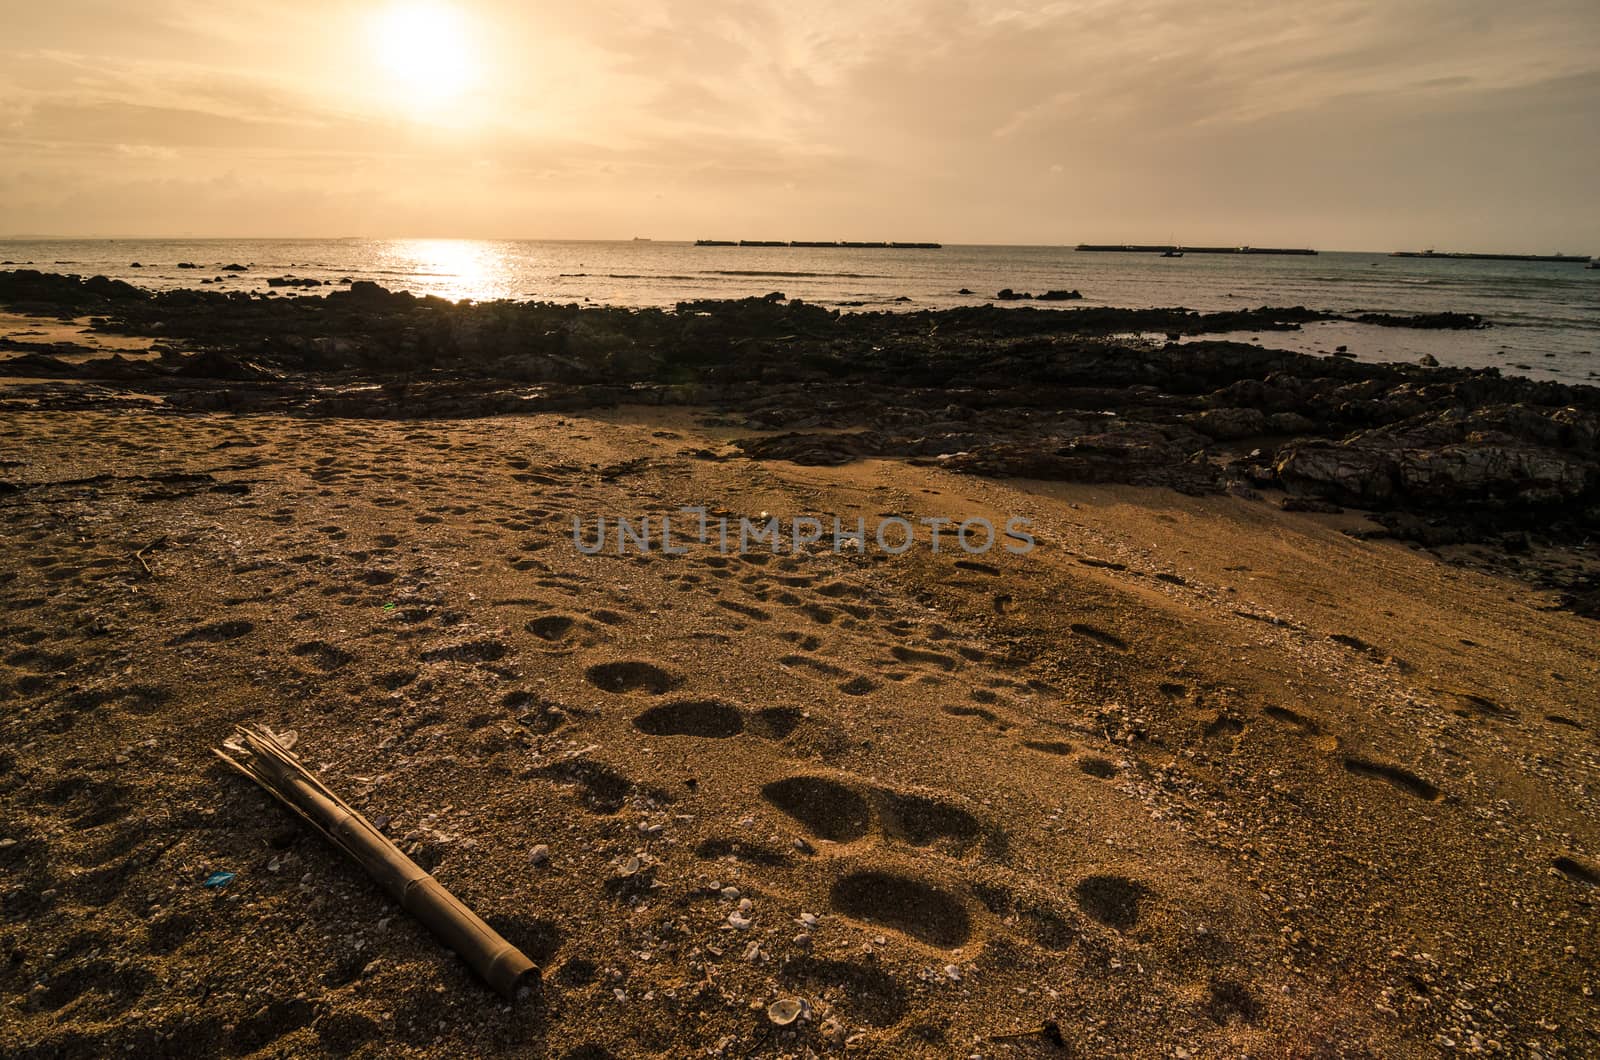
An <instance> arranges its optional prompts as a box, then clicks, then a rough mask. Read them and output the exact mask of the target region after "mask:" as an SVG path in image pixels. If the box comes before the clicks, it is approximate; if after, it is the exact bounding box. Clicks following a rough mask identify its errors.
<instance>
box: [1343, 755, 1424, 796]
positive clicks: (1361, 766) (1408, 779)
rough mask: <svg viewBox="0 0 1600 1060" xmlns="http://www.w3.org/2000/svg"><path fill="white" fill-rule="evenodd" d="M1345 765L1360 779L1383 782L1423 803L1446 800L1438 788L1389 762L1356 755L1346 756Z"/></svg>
mask: <svg viewBox="0 0 1600 1060" xmlns="http://www.w3.org/2000/svg"><path fill="white" fill-rule="evenodd" d="M1343 764H1344V768H1345V769H1346V770H1348V771H1349V772H1351V773H1354V774H1355V775H1356V776H1358V777H1368V778H1370V779H1373V780H1382V781H1384V782H1386V783H1388V784H1391V785H1393V786H1394V787H1396V788H1399V789H1400V790H1401V791H1403V792H1405V793H1406V794H1407V795H1410V796H1411V797H1412V798H1416V799H1421V800H1422V801H1423V802H1438V801H1439V800H1440V799H1442V798H1444V795H1443V793H1442V792H1440V790H1439V789H1438V788H1436V787H1435V786H1434V785H1433V784H1431V783H1429V782H1428V781H1426V780H1424V779H1422V778H1421V777H1419V776H1417V775H1416V774H1415V773H1413V772H1411V771H1410V770H1408V769H1402V768H1401V767H1399V766H1396V765H1390V764H1389V763H1387V762H1375V761H1373V760H1371V759H1369V758H1361V757H1358V756H1356V755H1346V756H1345V757H1344V759H1343Z"/></svg>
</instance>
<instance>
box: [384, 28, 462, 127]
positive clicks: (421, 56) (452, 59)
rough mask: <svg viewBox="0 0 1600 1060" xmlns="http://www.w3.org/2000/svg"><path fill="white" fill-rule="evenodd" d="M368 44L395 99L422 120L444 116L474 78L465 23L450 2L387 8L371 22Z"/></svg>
mask: <svg viewBox="0 0 1600 1060" xmlns="http://www.w3.org/2000/svg"><path fill="white" fill-rule="evenodd" d="M372 45H373V54H374V56H375V57H376V59H377V60H378V63H379V65H380V66H381V67H382V69H383V71H384V73H385V74H386V75H387V76H388V77H389V79H390V81H391V85H392V95H393V98H394V99H395V100H396V102H398V103H400V104H401V105H402V106H404V107H406V108H407V109H408V110H410V111H412V112H413V113H417V114H419V115H422V116H429V117H437V116H439V115H440V114H442V113H445V112H448V111H449V110H450V108H451V107H452V105H454V104H455V103H457V102H459V101H460V99H461V97H462V96H464V95H465V94H466V92H467V90H468V89H470V88H471V87H472V85H473V82H474V80H475V78H476V74H477V61H476V60H477V56H476V53H475V50H474V47H473V43H472V40H471V35H470V33H469V27H468V25H467V20H466V18H465V17H464V16H463V15H462V13H461V11H460V10H459V9H457V8H456V7H455V6H453V5H451V4H448V3H438V2H431V0H403V2H400V3H396V4H393V5H391V6H389V7H388V8H386V9H384V10H383V11H381V12H379V13H378V14H377V15H376V16H375V18H374V22H373V26H372Z"/></svg>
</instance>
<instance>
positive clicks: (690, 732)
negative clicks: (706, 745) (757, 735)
mask: <svg viewBox="0 0 1600 1060" xmlns="http://www.w3.org/2000/svg"><path fill="white" fill-rule="evenodd" d="M633 727H634V728H636V729H638V730H639V731H640V732H642V733H644V734H645V735H647V736H700V737H706V738H710V739H725V738H727V737H729V736H738V735H739V734H740V733H742V732H744V713H743V712H742V711H740V710H739V708H738V707H734V706H729V705H728V704H726V703H721V702H718V701H716V700H712V699H693V700H685V701H682V702H678V703H663V704H661V705H660V706H656V707H651V708H650V709H649V710H647V711H645V712H644V713H643V714H640V715H638V716H637V717H635V718H634V719H633Z"/></svg>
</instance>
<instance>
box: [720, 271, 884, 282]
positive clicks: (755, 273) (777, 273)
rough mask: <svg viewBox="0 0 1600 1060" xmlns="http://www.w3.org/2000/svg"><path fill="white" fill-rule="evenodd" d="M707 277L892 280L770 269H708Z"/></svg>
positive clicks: (871, 274) (872, 274)
mask: <svg viewBox="0 0 1600 1060" xmlns="http://www.w3.org/2000/svg"><path fill="white" fill-rule="evenodd" d="M704 275H706V276H816V277H823V278H827V279H839V280H892V279H894V278H895V277H893V276H885V275H883V274H881V273H875V272H781V271H776V270H768V269H708V270H706V272H705V273H704Z"/></svg>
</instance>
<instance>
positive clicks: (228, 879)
mask: <svg viewBox="0 0 1600 1060" xmlns="http://www.w3.org/2000/svg"><path fill="white" fill-rule="evenodd" d="M237 875H238V873H236V872H213V873H212V874H211V875H209V876H207V877H206V879H205V882H204V883H202V884H201V885H200V886H202V887H226V886H228V884H230V883H232V882H233V878H234V877H235V876H237Z"/></svg>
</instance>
